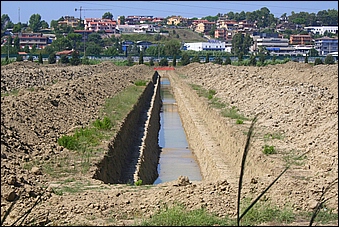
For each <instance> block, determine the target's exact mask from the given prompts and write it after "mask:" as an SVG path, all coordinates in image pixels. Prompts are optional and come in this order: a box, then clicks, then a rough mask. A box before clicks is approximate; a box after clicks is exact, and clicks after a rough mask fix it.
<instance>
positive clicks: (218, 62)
mask: <svg viewBox="0 0 339 227" xmlns="http://www.w3.org/2000/svg"><path fill="white" fill-rule="evenodd" d="M214 64H218V65H222V58H221V57H220V56H217V57H216V58H215V59H214Z"/></svg>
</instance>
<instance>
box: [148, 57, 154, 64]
mask: <svg viewBox="0 0 339 227" xmlns="http://www.w3.org/2000/svg"><path fill="white" fill-rule="evenodd" d="M149 65H150V66H154V61H153V58H151V59H150V60H149Z"/></svg>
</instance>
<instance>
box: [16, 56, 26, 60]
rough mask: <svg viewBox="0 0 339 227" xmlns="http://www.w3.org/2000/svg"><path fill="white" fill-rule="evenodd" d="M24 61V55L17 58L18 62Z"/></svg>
mask: <svg viewBox="0 0 339 227" xmlns="http://www.w3.org/2000/svg"><path fill="white" fill-rule="evenodd" d="M23 60H24V59H23V57H22V55H18V56H17V57H16V61H23Z"/></svg>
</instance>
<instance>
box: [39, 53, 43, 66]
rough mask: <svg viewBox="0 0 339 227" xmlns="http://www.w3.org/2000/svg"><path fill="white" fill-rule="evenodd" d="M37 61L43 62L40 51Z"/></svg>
mask: <svg viewBox="0 0 339 227" xmlns="http://www.w3.org/2000/svg"><path fill="white" fill-rule="evenodd" d="M39 63H40V64H43V63H44V62H43V60H42V54H41V53H40V54H39Z"/></svg>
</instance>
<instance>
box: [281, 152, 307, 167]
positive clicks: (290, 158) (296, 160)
mask: <svg viewBox="0 0 339 227" xmlns="http://www.w3.org/2000/svg"><path fill="white" fill-rule="evenodd" d="M305 159H306V155H305V154H303V155H298V154H297V151H295V150H291V151H290V152H288V153H287V154H285V155H284V156H283V160H284V161H285V163H286V166H290V165H296V166H301V165H303V164H304V160H305Z"/></svg>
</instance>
